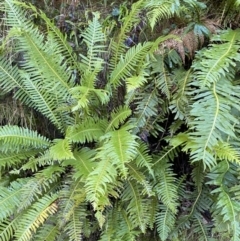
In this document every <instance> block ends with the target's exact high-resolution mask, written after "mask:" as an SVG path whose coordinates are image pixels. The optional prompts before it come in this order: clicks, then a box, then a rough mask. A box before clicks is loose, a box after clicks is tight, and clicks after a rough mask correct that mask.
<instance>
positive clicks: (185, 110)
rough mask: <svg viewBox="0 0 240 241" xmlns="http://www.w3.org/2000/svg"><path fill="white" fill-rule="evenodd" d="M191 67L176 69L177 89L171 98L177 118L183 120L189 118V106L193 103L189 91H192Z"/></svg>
mask: <svg viewBox="0 0 240 241" xmlns="http://www.w3.org/2000/svg"><path fill="white" fill-rule="evenodd" d="M191 72H192V71H191V69H190V70H188V71H185V70H183V69H181V70H180V71H176V72H175V74H176V76H177V81H178V82H177V86H178V89H177V91H176V92H175V93H174V94H173V98H172V100H171V105H170V107H169V108H170V110H171V111H172V112H173V113H175V119H176V120H177V119H180V120H183V119H185V118H187V116H188V114H189V106H190V104H191V100H190V99H189V96H188V93H190V92H191V89H190V88H191V87H190V86H189V85H190V84H191V78H192V75H191Z"/></svg>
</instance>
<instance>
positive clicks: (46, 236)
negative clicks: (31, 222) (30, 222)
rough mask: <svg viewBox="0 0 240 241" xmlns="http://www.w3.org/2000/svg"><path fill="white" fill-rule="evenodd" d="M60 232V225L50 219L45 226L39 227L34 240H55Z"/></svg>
mask: <svg viewBox="0 0 240 241" xmlns="http://www.w3.org/2000/svg"><path fill="white" fill-rule="evenodd" d="M49 220H51V217H50V218H49ZM47 221H48V220H47ZM59 233H60V231H59V229H58V226H57V225H54V224H52V223H51V221H48V222H46V223H44V225H43V226H41V227H39V229H38V230H37V233H36V235H34V240H35V241H42V240H48V241H55V240H56V237H58V236H59Z"/></svg>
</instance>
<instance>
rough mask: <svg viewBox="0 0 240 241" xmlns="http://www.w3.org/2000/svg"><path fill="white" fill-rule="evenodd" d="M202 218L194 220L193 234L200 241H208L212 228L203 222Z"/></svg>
mask: <svg viewBox="0 0 240 241" xmlns="http://www.w3.org/2000/svg"><path fill="white" fill-rule="evenodd" d="M201 218H202V217H194V218H193V232H194V233H195V234H196V235H197V238H198V240H199V241H208V240H209V239H210V237H209V233H210V226H209V225H208V224H206V223H203V222H204V221H203V220H201Z"/></svg>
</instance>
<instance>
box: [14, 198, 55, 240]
mask: <svg viewBox="0 0 240 241" xmlns="http://www.w3.org/2000/svg"><path fill="white" fill-rule="evenodd" d="M56 198H57V196H55V195H53V196H52V197H51V196H44V197H42V198H41V199H39V200H38V201H37V202H36V203H34V204H33V205H32V207H31V208H30V209H29V210H28V211H27V212H26V213H25V214H24V215H23V216H22V222H21V223H20V224H19V227H18V229H17V231H16V234H15V237H16V238H17V240H19V241H26V240H29V239H30V238H31V237H32V236H33V234H34V233H36V231H37V228H38V227H39V226H40V225H42V224H43V223H44V222H45V220H46V219H47V218H48V217H49V216H50V215H53V214H54V213H56V211H57V204H56V203H55V201H56Z"/></svg>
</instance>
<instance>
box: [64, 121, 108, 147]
mask: <svg viewBox="0 0 240 241" xmlns="http://www.w3.org/2000/svg"><path fill="white" fill-rule="evenodd" d="M103 134H104V130H103V126H102V122H101V121H100V120H94V119H90V118H85V119H84V120H83V121H82V123H79V124H76V125H73V126H71V127H69V128H68V130H67V139H68V140H70V141H72V142H73V143H86V142H93V141H98V140H99V139H100V137H101V136H102V135H103Z"/></svg>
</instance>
